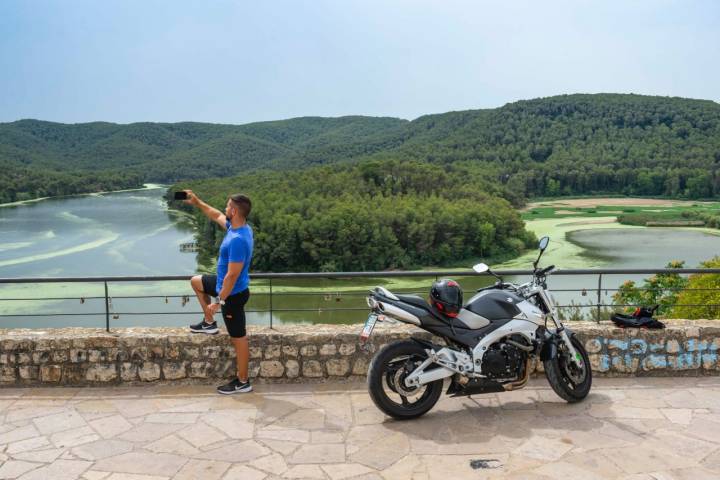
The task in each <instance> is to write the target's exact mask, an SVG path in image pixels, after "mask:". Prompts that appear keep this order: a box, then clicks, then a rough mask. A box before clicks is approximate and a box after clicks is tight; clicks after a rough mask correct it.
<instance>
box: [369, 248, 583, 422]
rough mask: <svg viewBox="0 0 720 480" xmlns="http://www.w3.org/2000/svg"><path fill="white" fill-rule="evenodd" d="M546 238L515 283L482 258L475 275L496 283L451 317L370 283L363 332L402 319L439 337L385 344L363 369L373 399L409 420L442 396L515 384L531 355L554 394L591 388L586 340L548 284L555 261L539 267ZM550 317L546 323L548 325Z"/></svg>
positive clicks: (575, 395)
mask: <svg viewBox="0 0 720 480" xmlns="http://www.w3.org/2000/svg"><path fill="white" fill-rule="evenodd" d="M549 241H550V239H549V237H543V238H542V239H541V240H540V244H539V250H540V252H539V254H538V257H537V259H536V260H535V262H534V263H533V275H532V280H530V281H529V282H527V283H523V284H520V285H518V284H513V283H509V282H505V281H503V279H502V278H501V277H500V276H498V275H496V274H495V273H494V272H492V271H491V270H490V268H489V267H488V266H487V265H485V264H484V263H479V264H477V265H475V266H474V267H473V270H474V271H475V272H476V273H478V274H486V273H487V274H490V275H493V276H494V277H495V278H496V279H497V281H496V282H495V284H493V285H491V286H489V287H485V288H481V289H479V290H477V293H476V294H475V295H474V296H473V297H472V298H470V300H469V301H468V302H467V303H466V304H465V305H464V306H462V308H461V309H460V311H459V313H458V314H457V316H455V317H450V316H447V315H445V314H443V312H440V311H438V310H437V309H436V308H434V307H433V306H432V305H431V304H429V303H428V302H427V301H425V299H423V298H421V297H419V296H416V295H399V294H394V293H392V292H391V291H389V290H388V289H386V288H384V287H375V288H374V289H373V290H371V292H370V296H369V297H368V298H367V303H368V306H369V307H370V309H371V310H372V312H371V313H370V315H369V316H368V319H367V321H366V322H365V325H364V327H363V330H362V332H361V334H360V341H361V343H363V344H364V343H365V342H367V340H368V339H369V338H370V336H371V335H372V331H373V329H374V327H375V325H376V324H377V322H396V321H400V322H404V323H408V324H411V325H415V326H417V327H419V328H421V329H423V330H425V331H427V332H430V333H432V334H433V335H434V336H435V337H439V338H440V339H442V340H443V341H444V344H443V345H441V344H436V343H433V342H431V341H428V340H425V339H421V338H416V337H411V338H410V339H408V340H399V341H396V342H393V343H390V344H388V345H386V346H385V347H384V348H382V349H381V350H379V351H378V352H377V353H376V354H375V355H374V356H373V358H372V360H371V362H370V365H369V368H368V376H367V382H368V390H369V393H370V397H371V398H372V400H373V402H374V403H375V405H376V406H377V407H378V408H379V409H380V410H381V411H383V412H384V413H385V414H387V415H389V416H390V417H393V418H396V419H399V420H407V419H412V418H416V417H419V416H421V415H424V414H425V413H427V412H428V411H429V410H430V409H432V408H433V406H434V405H435V404H436V403H437V401H438V400H439V399H440V396H441V395H442V390H443V385H444V381H445V379H448V378H449V379H450V381H449V386H448V388H447V391H446V394H448V395H450V396H463V395H477V394H483V393H496V392H507V391H512V390H518V389H521V388H523V387H524V386H525V385H526V384H527V381H528V378H529V376H530V365H531V362H532V361H533V360H534V359H535V358H540V360H541V361H542V362H543V367H544V370H545V376H546V377H547V380H548V382H549V383H550V386H551V387H552V389H553V390H554V391H555V393H556V394H557V395H559V396H560V397H561V398H563V399H564V400H565V401H567V402H570V403H572V402H578V401H581V400H583V399H584V398H585V397H586V396H587V395H588V393H589V392H590V387H591V384H592V371H591V367H590V360H589V358H588V354H587V352H586V351H585V348H584V346H583V345H582V343H581V342H580V340H578V338H577V337H576V336H575V335H574V333H573V332H572V331H571V330H570V329H569V328H567V327H565V326H564V325H563V323H562V322H561V321H560V318H559V316H558V313H557V310H556V308H555V305H554V303H553V301H552V299H551V297H550V295H549V292H548V289H547V282H546V279H547V275H548V274H550V273H552V271H553V270H554V269H555V266H554V265H551V266H549V267H545V268H538V263H539V261H540V258H541V257H542V254H543V252H544V251H545V250H546V248H547V246H548V243H549ZM548 322H550V323H551V324H550V325H548Z"/></svg>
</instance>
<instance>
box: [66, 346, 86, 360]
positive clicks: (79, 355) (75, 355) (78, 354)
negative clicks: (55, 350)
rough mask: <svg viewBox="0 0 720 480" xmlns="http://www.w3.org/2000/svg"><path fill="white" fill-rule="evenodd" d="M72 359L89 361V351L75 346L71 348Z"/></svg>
mask: <svg viewBox="0 0 720 480" xmlns="http://www.w3.org/2000/svg"><path fill="white" fill-rule="evenodd" d="M70 361H71V362H72V363H84V362H87V351H86V350H80V349H77V348H73V349H71V350H70Z"/></svg>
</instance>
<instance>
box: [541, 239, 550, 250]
mask: <svg viewBox="0 0 720 480" xmlns="http://www.w3.org/2000/svg"><path fill="white" fill-rule="evenodd" d="M548 243H550V237H548V236H545V237H542V238H541V239H540V245H539V247H540V250H545V249H546V248H547V246H548Z"/></svg>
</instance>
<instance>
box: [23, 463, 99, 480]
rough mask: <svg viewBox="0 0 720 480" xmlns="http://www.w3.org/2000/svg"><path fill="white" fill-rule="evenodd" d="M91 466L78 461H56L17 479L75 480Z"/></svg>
mask: <svg viewBox="0 0 720 480" xmlns="http://www.w3.org/2000/svg"><path fill="white" fill-rule="evenodd" d="M91 465H92V462H84V461H80V460H58V461H56V462H53V463H51V464H50V465H46V466H44V467H41V468H38V469H36V470H32V471H30V472H28V473H26V474H25V475H23V476H22V477H19V478H20V480H50V479H52V480H75V479H76V478H78V477H79V476H80V475H81V474H82V473H83V472H84V471H85V470H87V469H88V468H90V466H91Z"/></svg>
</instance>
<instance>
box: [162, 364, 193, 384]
mask: <svg viewBox="0 0 720 480" xmlns="http://www.w3.org/2000/svg"><path fill="white" fill-rule="evenodd" d="M162 373H163V377H164V378H165V380H179V379H181V378H186V377H187V370H186V368H185V362H165V363H163V366H162Z"/></svg>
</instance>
